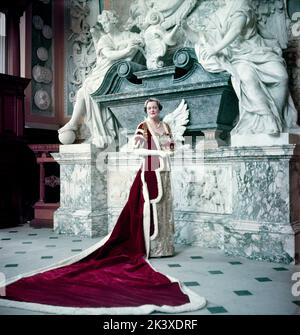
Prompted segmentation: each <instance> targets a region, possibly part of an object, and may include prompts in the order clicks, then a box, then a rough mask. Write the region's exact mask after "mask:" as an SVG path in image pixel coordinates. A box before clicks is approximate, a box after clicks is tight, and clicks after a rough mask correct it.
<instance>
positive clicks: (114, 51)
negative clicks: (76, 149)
mask: <svg viewBox="0 0 300 335" xmlns="http://www.w3.org/2000/svg"><path fill="white" fill-rule="evenodd" d="M118 21H119V20H118V17H117V15H116V13H115V12H113V11H106V10H104V11H103V12H102V13H101V15H99V16H98V24H100V25H101V27H102V29H103V33H102V36H101V37H100V38H99V40H98V41H96V39H94V41H95V42H96V45H95V49H96V54H97V62H96V66H95V67H94V69H93V70H92V71H91V72H90V74H89V75H88V77H87V78H86V79H85V80H84V82H83V85H82V87H81V88H80V89H79V90H78V91H77V94H76V102H75V105H74V109H73V114H72V117H71V119H70V121H69V122H68V123H67V124H66V125H64V126H63V127H62V128H60V129H59V130H58V133H59V139H60V141H61V142H62V143H63V144H70V143H72V142H73V141H74V139H75V136H74V132H75V131H76V130H77V129H78V127H79V125H80V123H81V119H82V117H84V124H85V125H87V127H88V129H89V133H90V138H89V139H87V142H91V143H93V144H95V145H96V146H97V147H99V148H104V147H106V146H107V145H109V144H110V143H111V142H112V141H113V140H114V138H115V136H116V133H117V124H116V120H115V118H114V116H113V115H111V114H110V112H109V111H108V110H100V108H99V105H98V104H97V103H96V102H95V101H94V100H93V99H92V98H91V93H93V92H94V91H96V90H97V89H98V88H99V87H100V85H101V83H102V81H103V79H104V76H105V74H106V73H107V71H108V70H109V68H110V67H111V66H112V65H113V64H114V63H115V62H117V61H118V60H120V59H127V60H132V58H133V57H134V56H135V55H136V53H137V51H138V50H139V48H140V46H141V45H142V40H141V38H140V37H139V35H138V34H136V33H132V32H129V31H120V29H119V28H118ZM93 35H94V37H95V35H96V34H95V33H94V34H93Z"/></svg>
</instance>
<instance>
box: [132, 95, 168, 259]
mask: <svg viewBox="0 0 300 335" xmlns="http://www.w3.org/2000/svg"><path fill="white" fill-rule="evenodd" d="M144 110H145V113H147V118H146V120H145V121H144V122H142V123H140V124H139V126H138V127H137V130H136V133H135V137H134V139H135V143H136V152H137V153H139V154H140V155H143V156H145V158H144V161H143V166H142V176H143V184H144V185H143V187H144V193H147V194H145V208H144V211H145V213H144V230H145V231H144V233H145V242H146V246H147V245H148V244H150V248H149V247H148V248H147V250H149V256H150V257H160V256H172V255H173V254H174V243H173V235H174V221H173V209H172V193H171V182H170V159H169V156H170V154H172V152H173V151H174V141H173V138H172V133H171V129H170V127H169V125H168V124H167V123H165V122H163V121H161V120H160V117H159V113H160V111H161V110H162V105H161V103H160V102H159V100H157V99H155V98H151V99H148V100H146V102H145V105H144ZM149 238H150V243H149V242H148V241H147V240H148V239H149Z"/></svg>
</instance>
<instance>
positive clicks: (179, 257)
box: [0, 224, 300, 315]
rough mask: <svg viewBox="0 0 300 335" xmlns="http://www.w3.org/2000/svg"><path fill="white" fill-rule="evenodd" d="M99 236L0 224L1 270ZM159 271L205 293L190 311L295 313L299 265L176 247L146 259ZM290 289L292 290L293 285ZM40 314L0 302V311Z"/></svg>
mask: <svg viewBox="0 0 300 335" xmlns="http://www.w3.org/2000/svg"><path fill="white" fill-rule="evenodd" d="M98 240H99V239H98V238H97V239H95V238H94V239H91V238H78V237H75V236H65V235H56V234H54V233H53V231H52V230H51V229H47V228H41V229H34V228H32V227H30V226H29V225H27V224H26V225H24V226H20V227H14V228H8V229H0V274H2V276H3V274H4V275H5V277H6V279H8V278H11V277H13V276H15V275H18V274H21V273H27V272H29V271H32V270H35V269H38V268H41V267H44V266H45V265H50V264H53V263H56V262H57V261H59V260H62V259H64V258H66V257H69V256H71V255H74V254H75V253H78V252H80V251H82V250H84V249H85V248H87V247H89V246H91V245H93V244H94V243H96V242H97V241H98ZM151 263H152V265H153V266H154V267H155V268H156V269H157V270H158V271H162V272H163V273H165V274H168V275H170V276H172V277H175V278H177V279H179V280H181V281H182V282H184V283H185V284H186V285H187V286H190V288H191V289H193V290H194V291H196V292H197V293H199V294H200V295H202V296H204V297H206V299H207V301H208V304H207V306H206V308H204V309H202V310H199V311H196V312H192V313H186V314H193V315H212V314H225V315H230V314H233V315H247V314H249V315H250V314H251V315H266V314H271V315H278V314H285V315H300V285H299V287H298V289H296V293H298V294H299V296H297V294H296V295H295V294H294V295H293V294H292V286H293V284H296V282H295V281H293V280H292V275H293V273H295V272H299V277H298V278H300V265H298V266H294V265H286V264H278V263H268V262H259V261H252V260H248V259H245V258H239V257H229V256H225V255H224V253H223V251H222V250H216V249H205V248H200V247H188V246H177V247H176V255H175V256H174V257H170V258H161V259H151ZM294 291H295V290H294ZM8 314H12V315H16V314H23V315H25V314H26V315H29V314H41V313H37V312H31V311H27V310H21V309H15V308H2V307H0V315H8Z"/></svg>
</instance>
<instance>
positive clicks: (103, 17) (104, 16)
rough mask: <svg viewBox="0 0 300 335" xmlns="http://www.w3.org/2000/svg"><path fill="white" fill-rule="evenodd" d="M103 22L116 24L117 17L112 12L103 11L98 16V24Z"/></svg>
mask: <svg viewBox="0 0 300 335" xmlns="http://www.w3.org/2000/svg"><path fill="white" fill-rule="evenodd" d="M103 21H109V22H112V23H118V22H119V16H118V14H117V13H116V12H115V11H114V10H103V11H102V13H101V14H100V15H98V22H99V23H100V24H101V23H102V22H103Z"/></svg>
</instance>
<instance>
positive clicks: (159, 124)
mask: <svg viewBox="0 0 300 335" xmlns="http://www.w3.org/2000/svg"><path fill="white" fill-rule="evenodd" d="M149 122H150V124H151V125H152V126H153V127H154V128H156V129H158V128H159V127H160V126H161V121H159V122H158V123H156V122H155V121H150V120H149Z"/></svg>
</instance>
